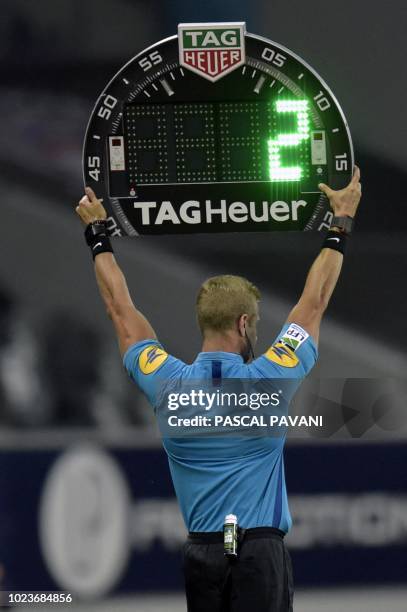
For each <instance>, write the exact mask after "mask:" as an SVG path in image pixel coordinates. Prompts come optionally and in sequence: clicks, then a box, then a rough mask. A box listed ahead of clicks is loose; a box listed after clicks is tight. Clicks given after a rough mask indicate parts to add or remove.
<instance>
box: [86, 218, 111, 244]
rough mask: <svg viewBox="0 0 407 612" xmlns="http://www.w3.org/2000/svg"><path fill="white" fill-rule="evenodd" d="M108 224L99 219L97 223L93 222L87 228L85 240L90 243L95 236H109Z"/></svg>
mask: <svg viewBox="0 0 407 612" xmlns="http://www.w3.org/2000/svg"><path fill="white" fill-rule="evenodd" d="M107 235H108V231H107V223H106V220H105V219H99V220H97V221H92V223H89V224H88V225H87V226H86V229H85V238H86V242H87V243H88V245H89V243H90V241H92V239H93V238H95V236H107Z"/></svg>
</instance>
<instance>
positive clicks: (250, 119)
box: [124, 98, 311, 187]
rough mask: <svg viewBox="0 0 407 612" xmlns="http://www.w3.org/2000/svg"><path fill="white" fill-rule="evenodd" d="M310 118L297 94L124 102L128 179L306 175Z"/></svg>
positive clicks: (131, 182) (138, 182) (138, 181)
mask: <svg viewBox="0 0 407 612" xmlns="http://www.w3.org/2000/svg"><path fill="white" fill-rule="evenodd" d="M310 123H311V122H310V117H309V111H308V102H307V101H306V100H297V99H295V98H294V99H293V98H291V99H286V100H284V99H283V100H282V99H278V100H270V101H267V102H265V101H258V102H250V101H248V102H246V101H242V102H209V103H201V102H196V103H195V102H194V103H191V102H188V103H176V104H169V103H167V104H129V105H126V106H125V110H124V137H125V151H126V158H127V168H128V181H129V186H134V187H136V186H137V185H154V184H163V183H173V184H176V183H214V182H219V183H221V182H239V181H244V182H248V181H249V182H250V181H254V182H256V181H270V182H274V181H276V182H282V181H285V182H292V181H300V180H303V179H306V178H308V176H309V166H310V164H311V154H310V146H311V145H310V142H311V140H310V129H311V125H310Z"/></svg>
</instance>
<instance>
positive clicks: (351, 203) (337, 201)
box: [318, 166, 362, 218]
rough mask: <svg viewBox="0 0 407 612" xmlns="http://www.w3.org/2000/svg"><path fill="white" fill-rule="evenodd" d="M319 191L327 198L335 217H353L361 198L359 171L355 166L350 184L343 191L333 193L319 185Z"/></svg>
mask: <svg viewBox="0 0 407 612" xmlns="http://www.w3.org/2000/svg"><path fill="white" fill-rule="evenodd" d="M318 187H319V188H320V190H321V191H322V192H323V193H324V194H325V195H326V196H327V197H328V198H329V203H330V205H331V208H332V210H333V211H334V214H335V215H336V216H337V217H344V216H349V217H352V218H353V217H354V216H355V215H356V211H357V209H358V206H359V202H360V198H361V197H362V185H361V184H360V170H359V168H358V166H355V169H354V171H353V177H352V180H351V182H350V183H349V185H348V186H347V187H345V189H340V190H339V191H334V190H333V189H331V188H330V187H328V185H325V184H324V183H320V184H319V185H318Z"/></svg>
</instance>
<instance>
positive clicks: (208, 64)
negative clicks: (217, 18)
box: [178, 22, 246, 81]
mask: <svg viewBox="0 0 407 612" xmlns="http://www.w3.org/2000/svg"><path fill="white" fill-rule="evenodd" d="M245 25H246V24H245V23H244V22H239V23H180V24H179V26H178V44H179V61H180V64H181V66H184V67H185V68H188V70H192V72H196V73H197V74H200V75H201V76H202V77H204V78H205V79H209V81H217V80H218V79H220V78H222V77H224V76H226V75H227V74H229V73H230V72H232V70H235V69H236V68H238V67H239V66H242V65H243V64H244V63H245V60H246V56H245V44H244V43H245V40H244V34H245Z"/></svg>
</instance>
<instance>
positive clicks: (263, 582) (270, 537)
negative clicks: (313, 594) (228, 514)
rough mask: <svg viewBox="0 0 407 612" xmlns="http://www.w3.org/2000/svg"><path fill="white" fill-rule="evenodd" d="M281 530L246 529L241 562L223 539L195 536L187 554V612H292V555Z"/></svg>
mask: <svg viewBox="0 0 407 612" xmlns="http://www.w3.org/2000/svg"><path fill="white" fill-rule="evenodd" d="M283 535H284V534H283V533H282V532H281V531H279V530H278V529H272V528H263V527H260V528H255V529H247V530H246V532H245V534H244V536H243V539H242V540H241V541H240V542H239V554H238V557H237V559H233V560H230V559H229V558H228V557H225V555H224V554H223V534H222V533H221V532H219V533H216V534H215V533H211V534H206V533H205V534H190V535H189V537H188V540H187V541H186V543H185V544H184V548H183V567H184V575H185V588H186V596H187V604H188V612H292V609H293V594H294V589H293V577H292V565H291V559H290V555H289V553H288V551H287V549H286V547H285V544H284V540H283Z"/></svg>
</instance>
